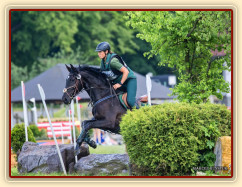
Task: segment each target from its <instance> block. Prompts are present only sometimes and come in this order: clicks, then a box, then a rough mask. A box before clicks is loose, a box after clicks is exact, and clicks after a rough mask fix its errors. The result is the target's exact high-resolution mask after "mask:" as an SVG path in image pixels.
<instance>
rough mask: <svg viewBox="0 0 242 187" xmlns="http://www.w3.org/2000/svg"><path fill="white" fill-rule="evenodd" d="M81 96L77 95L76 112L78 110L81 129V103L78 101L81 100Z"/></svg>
mask: <svg viewBox="0 0 242 187" xmlns="http://www.w3.org/2000/svg"><path fill="white" fill-rule="evenodd" d="M80 99H81V98H80V97H78V96H76V109H77V110H76V112H77V117H78V121H79V122H80V129H81V109H80V105H79V104H78V101H79V100H80Z"/></svg>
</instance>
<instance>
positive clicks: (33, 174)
mask: <svg viewBox="0 0 242 187" xmlns="http://www.w3.org/2000/svg"><path fill="white" fill-rule="evenodd" d="M11 176H31V177H34V176H36V177H37V176H65V174H64V173H62V172H53V173H49V174H45V173H41V172H37V173H24V174H20V173H19V172H18V169H17V168H16V167H15V168H11ZM67 176H90V175H84V174H80V173H72V174H67ZM98 176H129V174H128V172H127V173H118V174H115V175H107V174H100V175H98Z"/></svg>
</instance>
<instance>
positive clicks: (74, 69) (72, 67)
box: [70, 64, 77, 72]
mask: <svg viewBox="0 0 242 187" xmlns="http://www.w3.org/2000/svg"><path fill="white" fill-rule="evenodd" d="M70 65H71V69H72V71H74V72H77V70H76V68H75V67H74V66H73V65H72V64H70Z"/></svg>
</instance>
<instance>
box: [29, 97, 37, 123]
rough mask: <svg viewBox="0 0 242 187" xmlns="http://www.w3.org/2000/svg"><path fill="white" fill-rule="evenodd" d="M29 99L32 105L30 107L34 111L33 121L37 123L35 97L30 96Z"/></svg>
mask: <svg viewBox="0 0 242 187" xmlns="http://www.w3.org/2000/svg"><path fill="white" fill-rule="evenodd" d="M30 101H31V102H32V103H33V105H34V107H33V108H32V109H31V110H32V111H33V112H34V123H35V125H38V117H37V108H36V104H35V98H34V97H33V98H31V99H30Z"/></svg>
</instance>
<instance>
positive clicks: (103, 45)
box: [96, 42, 110, 51]
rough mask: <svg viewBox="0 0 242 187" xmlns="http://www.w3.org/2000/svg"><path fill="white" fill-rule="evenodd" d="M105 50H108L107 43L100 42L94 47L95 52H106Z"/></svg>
mask: <svg viewBox="0 0 242 187" xmlns="http://www.w3.org/2000/svg"><path fill="white" fill-rule="evenodd" d="M106 50H110V45H109V43H108V42H101V43H100V44H98V45H97V47H96V51H106Z"/></svg>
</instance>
